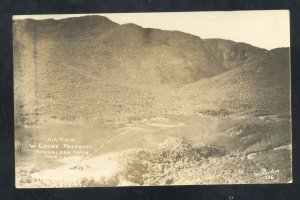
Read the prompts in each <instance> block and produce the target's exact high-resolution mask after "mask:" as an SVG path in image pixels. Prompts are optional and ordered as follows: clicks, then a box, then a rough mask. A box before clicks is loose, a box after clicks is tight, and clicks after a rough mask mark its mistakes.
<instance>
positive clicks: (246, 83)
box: [13, 16, 290, 125]
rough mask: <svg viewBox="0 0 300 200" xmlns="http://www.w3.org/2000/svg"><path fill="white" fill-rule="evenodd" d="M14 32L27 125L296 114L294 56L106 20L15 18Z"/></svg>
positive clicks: (19, 110) (21, 111)
mask: <svg viewBox="0 0 300 200" xmlns="http://www.w3.org/2000/svg"><path fill="white" fill-rule="evenodd" d="M13 28H14V29H13V33H14V78H15V88H14V90H15V106H16V109H15V110H16V118H17V119H19V120H17V121H20V123H25V124H28V125H29V124H37V123H50V122H51V121H53V120H54V121H56V122H57V121H63V122H71V121H73V122H76V123H82V124H85V123H86V122H89V123H98V122H104V123H116V122H120V123H123V122H126V121H130V120H135V119H143V118H148V117H151V116H156V115H160V114H164V113H184V114H193V113H203V112H207V110H220V109H221V110H226V112H228V113H229V114H234V113H248V114H254V113H255V114H258V113H267V114H271V113H272V114H279V113H287V112H289V109H290V96H289V95H290V87H289V82H290V65H289V49H288V48H282V49H274V50H271V51H268V50H265V49H261V48H257V47H254V46H251V45H248V44H245V43H236V42H233V41H228V40H222V39H201V38H199V37H197V36H194V35H190V34H187V33H183V32H179V31H164V30H159V29H151V28H142V27H140V26H138V25H135V24H124V25H119V24H117V23H114V22H112V21H110V20H109V19H107V18H106V17H102V16H85V17H78V18H67V19H62V20H54V19H47V20H32V19H26V20H15V21H14V25H13Z"/></svg>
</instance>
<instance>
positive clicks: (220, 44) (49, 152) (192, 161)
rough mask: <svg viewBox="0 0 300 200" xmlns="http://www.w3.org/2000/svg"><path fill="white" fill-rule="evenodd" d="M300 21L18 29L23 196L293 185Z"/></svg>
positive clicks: (285, 16) (267, 14)
mask: <svg viewBox="0 0 300 200" xmlns="http://www.w3.org/2000/svg"><path fill="white" fill-rule="evenodd" d="M289 18H290V15H289V11H288V10H256V11H205V12H204V11H197V12H144V13H92V14H91V13H89V14H51V15H50V14H48V15H14V16H13V81H14V135H15V141H14V142H15V184H16V187H17V188H69V187H122V186H170V185H223V184H278V183H284V184H286V183H292V182H293V180H292V126H291V122H292V118H291V64H290V20H289Z"/></svg>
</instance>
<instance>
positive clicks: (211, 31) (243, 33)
mask: <svg viewBox="0 0 300 200" xmlns="http://www.w3.org/2000/svg"><path fill="white" fill-rule="evenodd" d="M85 15H101V16H105V17H107V18H109V19H110V20H112V21H114V22H116V23H119V24H126V23H134V24H137V25H139V26H142V27H144V28H158V29H163V30H177V31H182V32H185V33H190V34H193V35H197V36H199V37H200V38H203V39H208V38H222V39H228V40H233V41H236V42H245V43H248V44H251V45H253V46H257V47H261V48H265V49H273V48H278V47H289V46H290V22H289V11H288V10H260V11H207V12H202V11H201V12H157V13H99V14H98V13H97V14H66V15H65V14H63V15H62V14H53V15H15V16H14V17H13V18H14V19H26V18H32V19H36V20H41V19H47V18H53V19H57V20H58V19H63V18H68V17H80V16H85Z"/></svg>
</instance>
